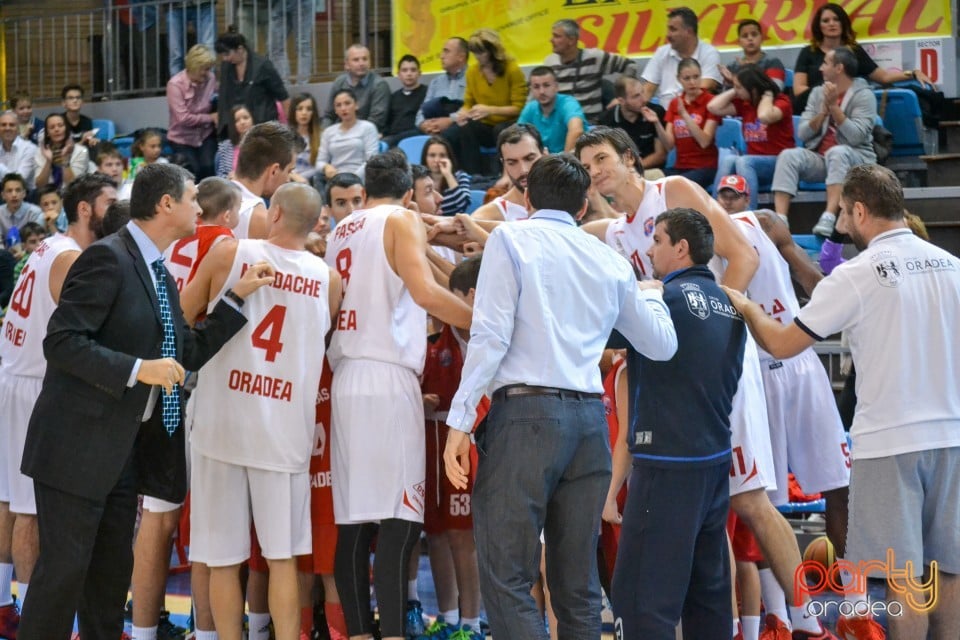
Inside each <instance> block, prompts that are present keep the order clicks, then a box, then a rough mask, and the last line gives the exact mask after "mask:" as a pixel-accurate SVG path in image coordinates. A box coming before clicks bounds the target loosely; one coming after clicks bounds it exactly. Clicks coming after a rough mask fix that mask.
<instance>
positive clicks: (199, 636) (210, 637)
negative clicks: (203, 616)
mask: <svg viewBox="0 0 960 640" xmlns="http://www.w3.org/2000/svg"><path fill="white" fill-rule="evenodd" d="M194 633H195V634H196V635H194V636H193V638H194V640H220V638H219V637H218V636H217V632H216V631H201V630H200V629H197V630H196V631H195V632H194Z"/></svg>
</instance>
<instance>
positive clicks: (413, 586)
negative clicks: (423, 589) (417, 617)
mask: <svg viewBox="0 0 960 640" xmlns="http://www.w3.org/2000/svg"><path fill="white" fill-rule="evenodd" d="M407 600H416V601H418V602H419V601H420V591H419V587H418V586H417V579H416V578H414V579H413V580H407Z"/></svg>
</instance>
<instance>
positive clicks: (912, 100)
mask: <svg viewBox="0 0 960 640" xmlns="http://www.w3.org/2000/svg"><path fill="white" fill-rule="evenodd" d="M873 93H874V95H876V96H877V111H878V112H881V113H882V114H883V122H885V123H886V124H885V125H884V126H886V128H887V129H889V130H890V132H891V133H892V134H893V150H892V151H891V152H890V155H891V156H901V157H902V156H922V155H923V154H924V153H925V152H924V149H923V117H922V114H921V113H920V101H919V100H917V94H916V93H914V92H913V91H911V90H909V89H875V90H874V92H873ZM884 94H886V101H887V103H886V106H885V107H884V105H883V99H884V97H883V95H884Z"/></svg>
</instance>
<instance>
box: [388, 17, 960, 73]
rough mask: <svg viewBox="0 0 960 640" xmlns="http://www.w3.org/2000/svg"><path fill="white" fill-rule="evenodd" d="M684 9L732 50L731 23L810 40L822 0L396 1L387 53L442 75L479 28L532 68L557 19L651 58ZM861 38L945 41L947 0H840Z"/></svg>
mask: <svg viewBox="0 0 960 640" xmlns="http://www.w3.org/2000/svg"><path fill="white" fill-rule="evenodd" d="M684 4H685V5H686V6H689V7H690V8H691V9H693V10H694V11H696V12H697V15H698V16H699V18H700V25H699V33H700V37H701V38H703V39H705V40H708V41H709V42H711V43H712V44H713V45H714V46H716V47H717V48H719V49H736V48H738V45H737V23H738V22H740V21H741V20H745V19H746V18H754V19H755V20H758V21H759V22H760V24H762V25H763V33H764V37H765V44H766V45H777V44H796V45H799V44H803V43H805V42H808V41H809V40H810V17H811V16H812V15H813V13H814V11H816V8H817V7H818V6H820V5H821V4H824V2H823V0H715V1H712V2H711V1H709V0H688V1H687V2H686V3H681V2H677V1H676V0H671V1H670V2H667V1H664V0H394V2H393V3H392V5H393V27H394V28H393V55H394V66H396V60H398V59H399V58H400V56H402V55H404V54H406V53H412V54H413V55H415V56H417V57H418V58H419V59H420V63H421V65H422V68H423V71H425V72H435V71H440V70H441V68H440V49H441V48H442V47H443V43H444V41H445V40H446V39H447V38H452V37H454V36H460V37H462V38H467V37H469V36H470V34H471V33H473V32H474V31H475V30H476V29H479V28H480V27H489V28H492V29H496V30H497V31H498V32H500V37H502V38H503V41H504V44H505V46H506V48H507V52H508V53H509V54H510V55H512V56H513V57H514V58H516V59H517V61H518V62H519V63H520V64H521V65H535V64H539V63H541V62H543V59H544V58H545V57H546V56H547V55H548V54H549V53H550V52H551V49H550V28H551V26H552V25H553V23H554V22H556V21H557V20H560V19H562V18H570V19H573V20H576V21H577V22H578V23H579V24H580V44H581V46H584V47H597V48H600V49H604V50H606V51H610V52H611V53H619V54H621V55H626V56H631V57H639V56H649V55H652V54H653V52H654V51H655V50H656V48H657V47H659V46H660V45H662V44H665V43H666V39H665V35H666V31H667V12H668V11H669V10H670V9H671V8H673V7H677V6H682V5H684ZM840 4H841V5H842V6H843V7H844V8H845V9H846V10H847V13H849V14H850V17H851V19H852V20H853V29H854V31H855V32H856V34H857V38H858V39H859V40H897V39H901V38H905V37H932V36H947V37H949V36H951V35H952V33H951V24H952V20H951V17H950V0H852V1H848V2H840Z"/></svg>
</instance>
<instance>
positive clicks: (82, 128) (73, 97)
mask: <svg viewBox="0 0 960 640" xmlns="http://www.w3.org/2000/svg"><path fill="white" fill-rule="evenodd" d="M60 97H61V98H62V99H63V113H62V114H61V115H62V116H63V119H64V121H65V122H66V123H67V131H68V132H69V133H70V138H71V139H72V140H73V142H74V144H82V145H84V146H86V147H90V148H93V147H95V146H96V145H97V143H98V142H100V141H99V140H97V138H96V137H95V136H96V133H95V132H94V130H93V120H91V119H90V118H89V117H88V116H85V115H83V114H82V113H80V109H82V108H83V87H81V86H80V85H78V84H68V85H67V86H65V87H64V88H63V90H61V91H60Z"/></svg>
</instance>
